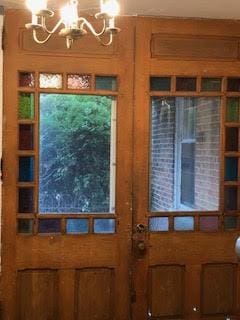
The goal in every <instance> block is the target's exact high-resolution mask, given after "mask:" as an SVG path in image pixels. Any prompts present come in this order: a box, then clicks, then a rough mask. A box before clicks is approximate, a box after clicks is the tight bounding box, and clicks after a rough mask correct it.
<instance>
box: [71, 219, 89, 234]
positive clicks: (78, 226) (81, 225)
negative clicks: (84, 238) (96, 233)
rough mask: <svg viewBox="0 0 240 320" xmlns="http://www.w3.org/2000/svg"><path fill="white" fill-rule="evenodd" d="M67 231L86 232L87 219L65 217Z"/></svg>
mask: <svg viewBox="0 0 240 320" xmlns="http://www.w3.org/2000/svg"><path fill="white" fill-rule="evenodd" d="M66 232H67V233H88V219H67V225H66Z"/></svg>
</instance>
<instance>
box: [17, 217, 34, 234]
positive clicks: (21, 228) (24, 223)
mask: <svg viewBox="0 0 240 320" xmlns="http://www.w3.org/2000/svg"><path fill="white" fill-rule="evenodd" d="M18 233H25V234H32V233H33V220H31V219H19V220H18Z"/></svg>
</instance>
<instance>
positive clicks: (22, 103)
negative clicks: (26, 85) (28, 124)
mask: <svg viewBox="0 0 240 320" xmlns="http://www.w3.org/2000/svg"><path fill="white" fill-rule="evenodd" d="M18 118H19V119H24V120H25V119H33V118H34V94H33V93H27V92H20V93H19V97H18Z"/></svg>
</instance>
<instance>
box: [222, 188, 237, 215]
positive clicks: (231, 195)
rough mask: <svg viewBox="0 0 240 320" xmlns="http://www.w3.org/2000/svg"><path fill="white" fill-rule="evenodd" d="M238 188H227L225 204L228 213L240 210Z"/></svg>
mask: <svg viewBox="0 0 240 320" xmlns="http://www.w3.org/2000/svg"><path fill="white" fill-rule="evenodd" d="M237 199H238V188H237V187H225V203H224V208H225V210H226V211H234V210H237V208H238V203H237Z"/></svg>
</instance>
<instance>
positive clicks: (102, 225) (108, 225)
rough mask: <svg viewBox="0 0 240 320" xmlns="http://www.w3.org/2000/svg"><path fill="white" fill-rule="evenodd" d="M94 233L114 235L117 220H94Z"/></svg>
mask: <svg viewBox="0 0 240 320" xmlns="http://www.w3.org/2000/svg"><path fill="white" fill-rule="evenodd" d="M93 228H94V233H114V232H115V219H94V225H93Z"/></svg>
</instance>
